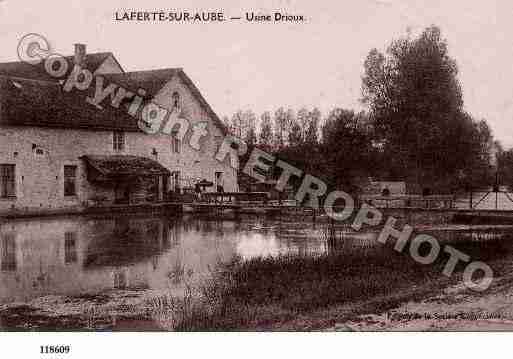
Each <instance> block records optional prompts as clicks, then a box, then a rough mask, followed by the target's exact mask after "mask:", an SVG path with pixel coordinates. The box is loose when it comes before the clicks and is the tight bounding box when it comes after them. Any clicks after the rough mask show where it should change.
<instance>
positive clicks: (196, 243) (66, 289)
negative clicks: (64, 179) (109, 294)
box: [0, 216, 323, 303]
mask: <svg viewBox="0 0 513 359" xmlns="http://www.w3.org/2000/svg"><path fill="white" fill-rule="evenodd" d="M269 226H270V224H267V223H266V224H264V227H269ZM322 250H323V246H322V245H321V244H320V243H319V242H318V241H309V240H307V239H305V238H295V239H294V238H285V237H283V236H281V235H280V234H279V233H276V232H275V231H272V230H269V229H265V230H260V231H259V230H253V229H251V230H248V227H247V226H246V227H244V225H243V224H241V223H238V222H233V221H206V220H200V219H192V218H187V217H186V218H181V219H166V218H156V217H127V216H122V217H113V218H92V217H78V216H75V217H62V218H48V219H41V218H39V219H32V220H13V221H8V222H5V223H1V224H0V303H8V302H13V301H28V300H31V299H34V298H37V297H42V296H47V295H64V296H80V295H85V294H95V293H100V292H102V291H106V290H118V289H131V290H141V289H142V290H146V289H149V290H152V291H165V292H166V293H170V292H171V294H173V292H174V291H176V292H177V293H179V292H180V291H183V289H184V287H185V285H191V284H192V285H194V284H195V283H197V282H198V281H201V280H203V279H205V278H206V277H207V276H208V275H209V274H210V273H211V271H212V269H213V268H215V267H216V266H217V265H218V264H219V263H223V262H228V261H230V260H231V259H233V258H235V257H237V258H239V257H242V258H246V259H247V258H251V257H254V256H262V255H277V254H282V253H283V254H284V253H299V254H305V253H309V252H312V251H313V252H319V251H322Z"/></svg>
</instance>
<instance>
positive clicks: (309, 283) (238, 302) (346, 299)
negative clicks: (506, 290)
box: [158, 238, 511, 331]
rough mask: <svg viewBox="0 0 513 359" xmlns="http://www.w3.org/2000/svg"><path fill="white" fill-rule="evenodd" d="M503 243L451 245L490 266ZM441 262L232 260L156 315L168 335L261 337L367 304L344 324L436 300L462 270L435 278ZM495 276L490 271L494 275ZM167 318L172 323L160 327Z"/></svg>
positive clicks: (391, 257) (374, 254)
mask: <svg viewBox="0 0 513 359" xmlns="http://www.w3.org/2000/svg"><path fill="white" fill-rule="evenodd" d="M510 239H511V238H509V239H508V238H496V239H491V240H486V241H476V240H473V239H468V238H460V239H459V240H457V241H455V242H454V243H451V245H453V246H455V247H457V248H458V249H459V250H461V251H463V252H464V253H467V254H469V255H470V256H471V257H472V259H473V260H482V261H486V262H490V263H493V261H494V260H495V259H497V258H500V257H501V256H504V255H505V254H507V253H510V252H511V250H510V248H509V245H508V242H509V243H511V242H510ZM406 248H407V247H406ZM422 250H427V248H422V247H421V252H422ZM448 258H449V256H448V255H446V254H441V255H440V256H439V258H438V260H437V261H436V262H435V263H434V264H430V265H422V264H418V263H416V262H415V261H413V260H412V259H411V258H410V256H409V254H408V251H407V250H405V251H404V252H403V253H398V252H396V251H394V250H393V248H391V246H388V245H387V246H384V245H379V244H378V245H375V246H372V247H367V248H352V249H351V250H350V251H347V250H344V249H336V248H334V249H333V250H332V251H331V253H330V254H326V255H320V256H314V257H312V256H281V257H275V258H256V259H252V260H249V261H244V262H243V261H240V260H239V261H234V262H233V263H231V264H230V265H227V266H225V267H224V268H223V270H221V271H219V272H216V273H215V274H213V277H212V279H211V280H209V281H208V282H207V283H205V284H204V285H203V286H202V287H201V288H200V289H199V291H198V292H196V293H193V291H192V290H191V291H190V293H189V294H190V295H189V296H186V298H185V299H182V300H179V301H174V300H171V301H170V300H169V299H166V300H165V303H159V305H158V306H159V307H160V313H167V315H166V317H165V318H164V320H160V322H161V323H162V322H164V326H165V327H167V328H169V329H171V328H170V327H172V329H175V330H185V331H187V330H194V331H197V330H199V331H215V330H261V329H272V328H275V327H276V326H277V325H278V324H280V323H286V322H287V321H292V320H296V319H297V318H300V317H303V316H309V315H311V314H312V313H316V312H319V311H323V310H326V309H329V308H333V307H336V306H340V305H348V304H353V303H357V302H358V303H366V304H364V305H361V306H360V307H359V308H360V309H359V310H356V311H354V312H352V313H347V314H346V315H345V318H346V319H350V318H351V316H356V315H360V314H363V313H365V312H374V313H379V312H382V311H385V310H388V309H391V308H393V307H394V306H397V305H399V304H400V303H401V302H403V301H406V300H410V299H412V298H414V297H415V296H419V295H427V294H430V295H436V294H437V293H439V292H440V290H442V289H443V288H445V287H446V286H448V285H449V284H451V283H456V282H457V281H458V280H460V279H461V271H462V270H463V269H464V265H459V266H457V267H456V271H455V274H454V275H453V276H452V277H451V278H447V277H445V276H443V275H442V274H441V273H442V269H443V267H444V266H445V263H446V262H447V260H448ZM492 267H493V266H492ZM500 270H501V268H494V271H496V272H497V271H498V272H497V274H499V275H500ZM170 311H171V312H173V314H170V313H169V312H170ZM171 317H172V318H173V319H172V323H169V322H168V323H165V321H166V318H167V319H168V320H169V318H171ZM161 319H162V318H161ZM342 319H343V318H342ZM339 320H340V318H339ZM278 327H279V325H278Z"/></svg>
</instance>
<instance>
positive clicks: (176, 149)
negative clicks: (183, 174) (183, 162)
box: [171, 131, 182, 153]
mask: <svg viewBox="0 0 513 359" xmlns="http://www.w3.org/2000/svg"><path fill="white" fill-rule="evenodd" d="M181 147H182V141H180V139H179V138H178V131H173V132H172V133H171V152H172V153H180V151H181Z"/></svg>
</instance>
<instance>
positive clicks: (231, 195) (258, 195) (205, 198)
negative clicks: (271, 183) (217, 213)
mask: <svg viewBox="0 0 513 359" xmlns="http://www.w3.org/2000/svg"><path fill="white" fill-rule="evenodd" d="M200 198H201V200H200V201H201V202H206V203H215V204H223V203H230V204H247V205H266V204H267V203H268V202H269V194H268V193H267V192H206V193H202V194H201V197H200Z"/></svg>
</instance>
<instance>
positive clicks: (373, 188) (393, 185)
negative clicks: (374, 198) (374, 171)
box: [363, 179, 407, 196]
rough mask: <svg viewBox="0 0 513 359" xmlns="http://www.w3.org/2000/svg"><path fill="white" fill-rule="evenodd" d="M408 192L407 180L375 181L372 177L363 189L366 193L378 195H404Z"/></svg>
mask: <svg viewBox="0 0 513 359" xmlns="http://www.w3.org/2000/svg"><path fill="white" fill-rule="evenodd" d="M406 193H407V192H406V182H404V181H375V180H372V179H371V180H370V182H369V184H368V185H367V186H366V187H365V188H364V190H363V194H365V195H378V196H402V195H406Z"/></svg>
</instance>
